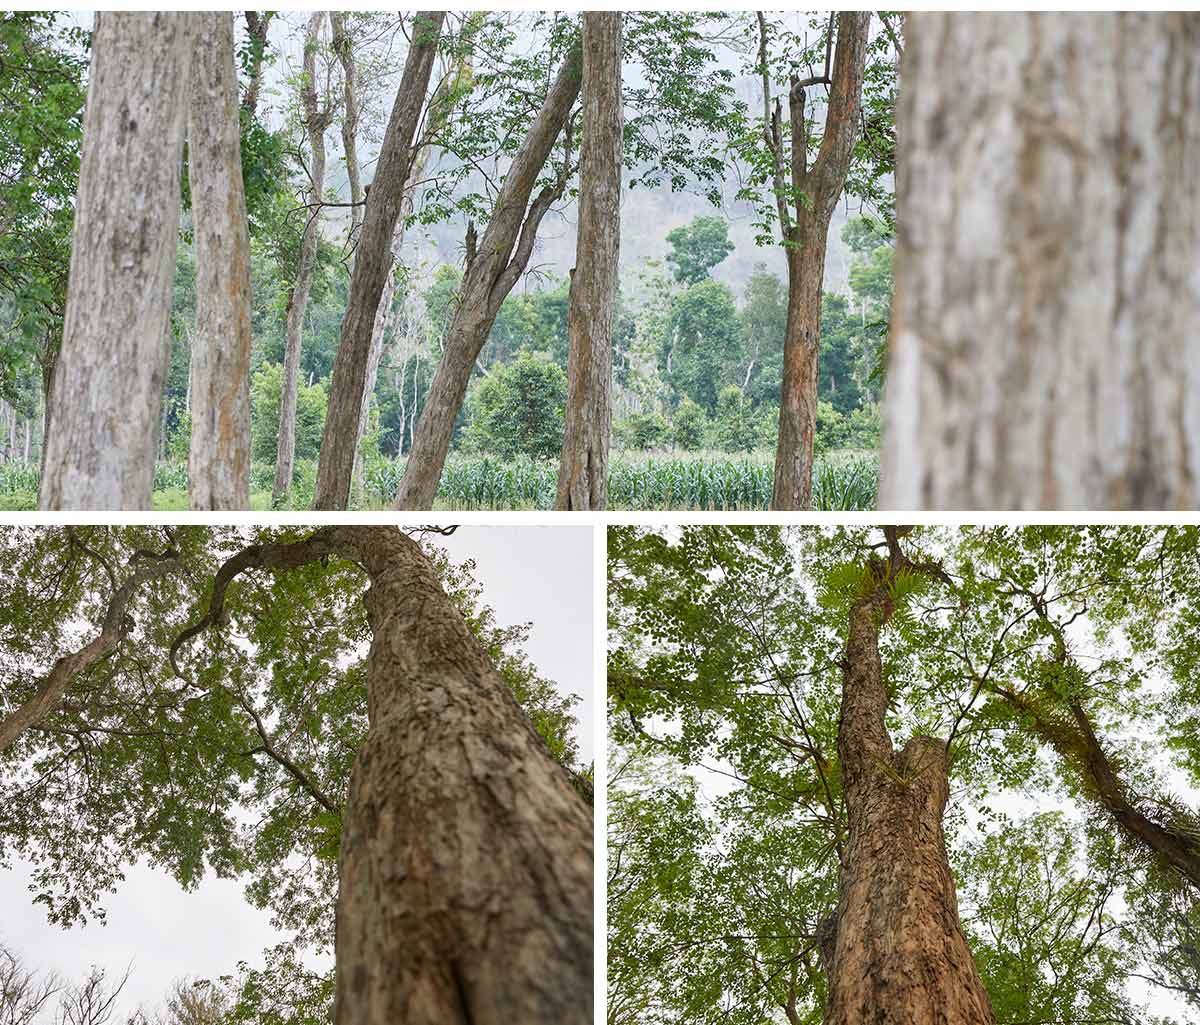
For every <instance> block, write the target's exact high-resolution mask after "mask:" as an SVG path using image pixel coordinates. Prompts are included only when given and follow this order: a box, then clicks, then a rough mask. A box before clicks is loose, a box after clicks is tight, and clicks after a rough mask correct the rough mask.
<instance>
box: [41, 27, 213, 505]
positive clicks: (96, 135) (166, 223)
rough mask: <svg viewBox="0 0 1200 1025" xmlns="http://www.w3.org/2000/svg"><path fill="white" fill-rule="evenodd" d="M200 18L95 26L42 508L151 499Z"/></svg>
mask: <svg viewBox="0 0 1200 1025" xmlns="http://www.w3.org/2000/svg"><path fill="white" fill-rule="evenodd" d="M190 26H191V19H190V16H189V15H187V14H177V13H174V14H173V13H166V12H121V13H109V12H101V13H99V14H98V15H97V17H96V23H95V31H94V34H93V37H92V61H91V68H90V71H89V82H88V99H87V109H86V112H85V114H84V128H83V153H82V158H81V162H80V167H79V190H78V194H77V198H76V203H75V228H74V234H73V236H72V243H71V269H70V275H69V278H68V285H67V308H66V315H65V319H64V324H63V337H62V347H61V350H60V352H59V355H58V359H57V365H56V367H55V370H54V373H53V378H52V380H53V384H52V391H51V394H50V396H49V404H50V405H51V406H52V407H53V409H52V412H49V413H48V420H49V422H50V425H51V429H50V433H49V435H48V437H47V438H46V442H45V448H46V459H45V473H44V474H43V475H42V483H41V492H40V495H39V499H38V501H39V506H40V508H42V509H45V510H50V509H149V508H150V496H151V493H152V491H153V487H154V455H155V450H156V447H157V444H158V414H159V407H160V406H161V404H162V392H163V384H164V381H165V380H166V373H167V362H168V359H169V352H170V349H169V345H170V339H169V319H170V313H171V290H172V285H173V282H174V278H175V247H176V243H177V240H178V234H179V177H180V164H181V154H182V150H183V133H184V122H185V117H186V112H187V103H186V102H185V100H186V96H187V90H188V85H189V82H190V62H191V56H192V52H191V51H192V47H191V41H190V38H189V37H190Z"/></svg>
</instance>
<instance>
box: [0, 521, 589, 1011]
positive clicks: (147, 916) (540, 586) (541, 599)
mask: <svg viewBox="0 0 1200 1025" xmlns="http://www.w3.org/2000/svg"><path fill="white" fill-rule="evenodd" d="M435 542H436V543H437V544H438V545H440V546H441V547H444V548H445V549H446V550H447V551H448V552H449V554H450V556H451V558H452V559H454V560H455V561H456V562H458V561H462V560H463V559H467V558H473V559H475V561H476V564H477V569H476V575H477V577H478V579H479V580H480V582H481V583H482V584H483V598H484V600H485V601H486V602H487V603H488V604H490V605H492V606H493V607H494V608H495V610H496V615H497V618H498V620H499V621H500V622H501V623H503V624H506V625H508V624H515V623H523V622H532V623H533V631H532V633H531V635H530V638H529V643H528V646H527V650H528V652H529V655H530V657H531V658H532V660H533V662H534V664H535V665H537V666H538V668H539V669H540V670H541V672H542V673H543V675H545V676H546V677H547V678H549V679H551V680H553V681H554V682H555V683H556V684H558V685H559V687H560V689H561V690H563V691H565V692H571V693H575V694H578V695H580V697H581V698H582V699H583V700H582V702H581V703H580V705H579V706H577V708H576V712H577V714H578V717H579V727H578V729H577V730H576V736H577V739H578V742H579V749H580V755H581V759H582V760H583V761H584V762H585V763H586V762H589V761H591V760H592V759H593V758H594V757H595V745H594V743H593V736H594V725H595V723H596V716H597V714H598V709H599V708H600V707H601V702H600V701H599V697H598V694H597V693H596V690H595V687H594V686H593V684H592V675H593V665H594V663H593V648H592V645H593V637H592V624H593V618H592V617H593V598H594V595H593V592H594V588H593V565H594V563H593V558H594V557H593V546H592V530H591V528H590V527H587V526H583V525H580V526H564V527H558V526H554V527H541V526H528V527H526V526H519V527H483V526H463V527H459V529H458V532H457V533H455V534H453V535H451V536H450V537H446V538H436V539H435ZM29 878H30V874H29V871H28V868H27V867H25V866H16V867H15V869H14V870H13V871H3V870H0V909H3V912H2V913H0V942H4V943H6V944H7V945H8V946H10V947H11V948H12V949H13V950H14V951H15V952H16V953H18V954H20V955H21V956H22V957H23V958H24V960H25V962H26V966H27V967H29V968H39V969H43V970H50V971H55V972H58V973H59V974H61V975H63V976H65V977H67V978H72V979H79V978H80V977H82V976H83V975H84V974H86V972H87V970H88V967H89V966H90V965H92V964H97V965H101V966H103V967H105V968H107V969H108V971H109V974H110V976H113V975H115V976H117V977H119V976H120V975H121V973H122V972H123V971H124V970H125V967H126V966H127V965H129V964H130V963H131V962H132V964H133V973H132V975H131V976H130V979H129V983H128V985H127V986H126V988H125V991H124V993H123V994H122V1000H121V1003H120V1006H119V1008H118V1011H117V1014H116V1015H114V1017H113V1019H112V1022H113V1025H121V1023H123V1022H124V1021H125V1019H126V1017H127V1016H128V1015H129V1014H130V1013H132V1012H133V1010H134V1009H136V1008H137V1007H138V1006H139V1005H141V1004H145V1005H147V1006H148V1007H154V1006H157V1005H158V1004H159V1003H160V1002H161V1001H162V1000H163V998H164V996H165V995H166V992H167V990H168V989H169V988H170V986H171V984H172V982H173V981H174V980H175V979H177V978H179V977H181V976H191V977H201V978H214V977H216V976H219V975H222V974H225V973H233V972H234V971H235V970H236V967H237V962H238V961H239V960H244V961H247V962H248V963H250V964H251V965H256V966H257V965H260V964H261V963H262V952H263V950H264V949H266V948H267V947H270V946H273V945H274V944H276V943H279V942H281V941H283V940H285V939H287V936H286V935H285V934H282V933H278V932H276V931H275V930H274V929H273V928H272V927H271V925H270V922H269V915H268V914H267V913H266V912H262V911H258V910H257V909H255V908H253V907H251V906H250V905H249V904H248V903H247V902H246V900H245V898H244V897H243V894H242V883H240V882H237V881H231V880H217V879H212V878H208V879H205V880H204V881H203V882H202V883H201V885H200V886H199V887H198V888H197V889H196V890H195V891H194V892H191V893H185V892H184V891H183V890H182V889H181V888H180V887H179V885H178V884H177V883H176V882H175V881H174V880H173V879H171V878H170V876H169V875H167V874H166V873H165V872H162V871H158V870H154V869H151V868H148V867H146V866H137V867H135V868H132V869H130V870H129V871H128V872H127V874H126V879H125V881H124V882H123V883H122V884H121V885H120V886H119V887H118V889H117V892H116V893H115V894H113V895H111V896H110V897H109V898H107V899H106V900H105V901H104V902H103V904H104V907H105V908H106V910H107V912H108V923H107V924H106V925H98V924H90V925H88V926H86V927H82V928H75V929H71V930H63V929H61V928H58V927H56V926H52V925H50V924H48V923H47V921H46V916H45V913H44V911H43V909H42V908H41V907H40V906H35V905H34V904H33V903H32V899H31V895H30V894H29V892H28V890H27V887H28V883H29ZM312 963H313V964H318V963H319V962H317V961H313V962H312ZM46 1020H47V1021H48V1020H49V1019H48V1018H47V1019H46Z"/></svg>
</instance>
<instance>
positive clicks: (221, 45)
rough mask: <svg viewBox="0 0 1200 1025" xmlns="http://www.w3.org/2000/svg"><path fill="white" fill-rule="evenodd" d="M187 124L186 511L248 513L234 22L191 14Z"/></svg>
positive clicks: (245, 311)
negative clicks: (190, 283)
mask: <svg viewBox="0 0 1200 1025" xmlns="http://www.w3.org/2000/svg"><path fill="white" fill-rule="evenodd" d="M192 18H193V20H194V21H195V30H194V39H195V48H194V50H193V53H192V95H191V108H190V114H189V119H188V172H189V173H188V180H189V184H190V186H191V195H192V224H193V228H192V230H193V235H194V237H195V240H196V330H195V332H194V333H193V335H192V352H191V377H190V380H189V390H190V392H191V398H190V412H191V427H192V436H191V443H190V448H189V451H188V499H189V503H190V505H191V507H192V508H193V509H200V510H204V509H249V508H250V230H249V226H248V224H247V221H246V191H245V188H244V186H243V184H242V155H241V144H240V141H239V140H240V138H241V125H240V119H239V114H238V98H237V69H236V68H235V66H234V53H233V14H232V13H231V12H228V11H208V12H197V13H195V14H193V15H192Z"/></svg>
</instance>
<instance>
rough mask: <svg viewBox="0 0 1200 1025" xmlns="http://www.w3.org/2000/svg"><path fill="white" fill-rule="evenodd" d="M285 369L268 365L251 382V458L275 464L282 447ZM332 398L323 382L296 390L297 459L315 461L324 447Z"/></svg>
mask: <svg viewBox="0 0 1200 1025" xmlns="http://www.w3.org/2000/svg"><path fill="white" fill-rule="evenodd" d="M282 391H283V367H282V366H279V365H278V364H275V363H267V364H265V365H264V366H261V367H259V369H258V370H257V371H256V372H255V374H254V376H253V377H252V378H251V379H250V409H251V421H250V422H251V429H250V438H251V447H250V452H251V457H252V458H254V459H260V460H263V461H271V462H274V460H275V454H276V452H277V451H278V443H279V403H280V395H281V393H282ZM328 406H329V396H328V395H327V394H326V393H325V386H324V384H322V383H321V382H319V381H318V382H317V383H316V384H312V385H305V384H304V383H303V382H300V383H299V384H298V385H297V388H296V459H298V460H302V459H315V458H316V455H317V452H318V450H319V449H320V447H321V431H322V430H323V429H324V427H325V411H326V409H327V408H328Z"/></svg>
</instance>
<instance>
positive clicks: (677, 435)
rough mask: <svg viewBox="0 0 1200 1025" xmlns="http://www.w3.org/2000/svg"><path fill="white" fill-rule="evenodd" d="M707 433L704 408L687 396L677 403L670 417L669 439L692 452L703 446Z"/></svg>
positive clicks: (640, 446) (637, 446)
mask: <svg viewBox="0 0 1200 1025" xmlns="http://www.w3.org/2000/svg"><path fill="white" fill-rule="evenodd" d="M707 433H708V417H706V416H705V415H704V410H703V409H701V408H700V407H699V406H698V405H697V404H696V403H694V402H693V401H692V400H691V399H689V398H684V400H683V401H682V402H681V403H679V406H678V408H676V410H675V415H674V416H673V417H672V418H671V440H672V441H673V442H675V444H676V445H677V446H678V447H679V448H681V449H683V450H684V451H685V452H694V451H695V450H696V449H698V448H702V447H703V446H704V438H705V436H706V435H707ZM633 447H634V448H649V447H651V446H649V445H634V446H633Z"/></svg>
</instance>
